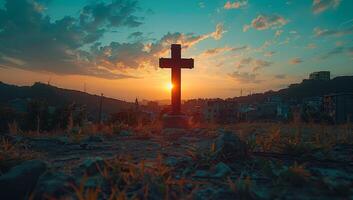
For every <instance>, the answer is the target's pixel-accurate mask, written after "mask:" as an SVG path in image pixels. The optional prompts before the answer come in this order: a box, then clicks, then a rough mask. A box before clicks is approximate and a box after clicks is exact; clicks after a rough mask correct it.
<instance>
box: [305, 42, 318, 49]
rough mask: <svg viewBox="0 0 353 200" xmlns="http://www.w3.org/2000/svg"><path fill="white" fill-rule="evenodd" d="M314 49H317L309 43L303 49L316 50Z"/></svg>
mask: <svg viewBox="0 0 353 200" xmlns="http://www.w3.org/2000/svg"><path fill="white" fill-rule="evenodd" d="M316 47H317V46H316V44H314V43H310V44H308V45H307V46H306V47H305V48H307V49H316Z"/></svg>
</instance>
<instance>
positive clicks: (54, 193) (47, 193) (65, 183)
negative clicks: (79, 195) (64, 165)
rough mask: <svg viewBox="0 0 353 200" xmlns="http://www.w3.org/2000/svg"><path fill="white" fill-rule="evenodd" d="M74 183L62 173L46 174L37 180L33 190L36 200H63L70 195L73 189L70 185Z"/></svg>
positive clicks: (73, 180)
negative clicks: (50, 199) (49, 199)
mask: <svg viewBox="0 0 353 200" xmlns="http://www.w3.org/2000/svg"><path fill="white" fill-rule="evenodd" d="M74 182H75V179H74V178H73V177H71V176H69V175H67V174H64V173H62V172H55V173H54V172H46V173H44V174H43V175H42V176H40V178H39V180H38V184H37V187H36V189H35V191H36V192H35V195H36V199H44V198H53V199H65V197H68V196H71V195H72V193H73V188H72V187H71V185H70V183H74Z"/></svg>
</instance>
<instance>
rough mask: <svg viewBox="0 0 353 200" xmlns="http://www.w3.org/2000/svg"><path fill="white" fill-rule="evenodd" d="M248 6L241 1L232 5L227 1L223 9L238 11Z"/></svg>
mask: <svg viewBox="0 0 353 200" xmlns="http://www.w3.org/2000/svg"><path fill="white" fill-rule="evenodd" d="M247 4H248V1H247V0H241V1H234V2H233V3H232V2H230V1H227V2H226V3H225V4H224V6H223V8H224V9H226V10H230V9H239V8H241V7H244V6H246V5H247Z"/></svg>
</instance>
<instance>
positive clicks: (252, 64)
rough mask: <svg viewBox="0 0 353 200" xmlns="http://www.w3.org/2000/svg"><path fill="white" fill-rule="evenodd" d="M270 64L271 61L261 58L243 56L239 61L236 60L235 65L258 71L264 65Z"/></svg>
mask: <svg viewBox="0 0 353 200" xmlns="http://www.w3.org/2000/svg"><path fill="white" fill-rule="evenodd" d="M271 65H272V62H269V61H265V60H261V59H255V58H251V57H248V58H243V59H241V60H240V61H238V62H236V64H235V66H236V67H237V68H238V69H240V68H252V71H253V72H255V71H258V70H260V69H262V68H264V67H269V66H271Z"/></svg>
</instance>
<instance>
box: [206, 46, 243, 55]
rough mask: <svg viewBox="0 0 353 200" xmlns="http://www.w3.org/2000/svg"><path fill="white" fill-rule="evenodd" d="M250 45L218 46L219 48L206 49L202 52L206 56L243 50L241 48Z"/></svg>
mask: <svg viewBox="0 0 353 200" xmlns="http://www.w3.org/2000/svg"><path fill="white" fill-rule="evenodd" d="M247 48H248V46H246V45H244V46H240V47H218V48H212V49H207V50H206V51H204V52H202V53H201V54H202V55H205V56H213V55H217V54H221V53H226V52H230V51H232V52H235V51H241V50H246V49H247Z"/></svg>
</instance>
